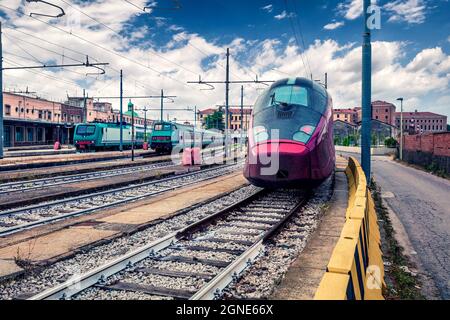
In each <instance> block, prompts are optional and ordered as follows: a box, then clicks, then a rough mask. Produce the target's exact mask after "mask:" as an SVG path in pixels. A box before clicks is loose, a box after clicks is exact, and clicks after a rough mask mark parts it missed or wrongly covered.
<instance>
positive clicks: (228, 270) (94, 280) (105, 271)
mask: <svg viewBox="0 0 450 320" xmlns="http://www.w3.org/2000/svg"><path fill="white" fill-rule="evenodd" d="M265 193H267V191H266V190H263V189H260V190H257V191H255V192H254V193H252V194H251V195H249V196H247V197H246V198H244V199H242V200H239V201H237V202H236V203H234V204H232V205H230V206H228V207H226V208H223V209H221V210H219V211H217V212H215V213H213V214H211V215H209V216H208V217H206V218H204V219H202V220H200V221H198V222H195V223H193V224H191V225H189V226H187V227H185V228H183V229H181V230H179V231H177V232H173V233H171V234H169V235H167V236H165V237H163V238H161V239H158V240H156V241H154V242H152V243H150V244H148V245H146V246H143V247H141V248H139V249H137V250H135V251H132V252H130V253H128V254H125V255H124V256H122V257H119V258H117V259H116V260H114V261H112V262H109V263H107V264H105V265H103V266H100V267H98V268H95V269H93V270H92V271H90V272H87V273H85V274H83V275H79V276H77V277H74V278H71V279H69V280H67V281H66V282H64V283H62V284H60V285H57V286H55V287H53V288H50V289H47V290H45V291H43V292H41V293H38V294H36V295H34V296H32V297H30V298H29V300H52V299H70V298H71V297H72V296H74V295H76V294H78V293H80V292H82V291H84V290H86V289H87V288H90V287H92V286H95V285H103V284H104V283H105V282H106V280H107V278H108V277H110V276H113V275H114V274H117V273H119V272H121V271H123V270H124V269H126V268H127V267H130V266H132V265H134V264H136V263H138V262H140V261H142V260H144V259H147V258H152V257H154V256H155V255H156V253H157V252H158V251H161V250H163V249H167V248H169V247H170V246H172V245H174V244H175V243H177V242H178V241H179V240H180V239H183V238H186V237H189V235H191V234H192V233H193V232H196V231H198V230H199V228H201V227H202V226H205V225H209V224H210V223H212V222H213V221H215V220H217V219H220V218H223V216H224V215H226V214H228V213H230V212H231V211H232V210H233V209H235V208H237V207H239V206H242V205H245V204H246V203H248V202H251V201H252V200H253V199H255V198H257V197H258V196H260V195H262V194H265ZM308 199H309V195H306V196H305V197H303V198H302V199H301V200H300V201H299V202H298V203H297V204H296V205H295V206H294V207H293V208H292V209H290V210H289V212H288V213H287V214H286V215H285V216H284V217H283V218H282V219H280V220H279V221H278V222H277V223H276V224H275V225H273V226H272V227H271V228H270V229H269V230H267V231H266V232H264V233H263V234H262V235H260V236H259V237H258V239H257V240H256V241H255V242H254V244H253V245H251V246H250V247H249V248H248V249H247V250H245V251H244V252H243V253H242V254H241V255H240V256H239V257H238V258H237V259H235V260H234V261H233V262H231V263H230V264H229V265H228V266H227V267H225V268H224V269H223V270H222V271H221V272H220V273H219V274H218V275H216V276H215V277H214V278H213V279H212V280H211V281H209V282H208V283H207V284H206V285H205V286H204V287H203V288H201V289H200V290H199V291H197V293H195V294H194V295H193V296H192V297H191V298H190V300H214V299H218V298H219V297H220V296H221V294H222V290H223V289H224V288H226V287H227V286H228V285H229V284H230V283H232V282H233V281H236V280H237V279H238V276H239V274H241V273H242V272H243V271H244V270H245V269H247V268H248V267H249V266H251V264H252V263H253V262H254V261H255V259H257V258H258V256H259V255H260V254H261V253H262V252H263V251H264V247H265V243H266V242H267V240H269V239H270V238H271V237H273V235H275V234H276V233H277V232H278V230H279V229H280V228H281V227H282V226H283V225H284V224H285V222H286V221H287V220H288V219H289V218H290V217H291V216H292V215H293V214H294V213H296V212H297V211H298V210H299V209H300V208H301V207H303V206H304V204H305V203H306V202H307V201H308Z"/></svg>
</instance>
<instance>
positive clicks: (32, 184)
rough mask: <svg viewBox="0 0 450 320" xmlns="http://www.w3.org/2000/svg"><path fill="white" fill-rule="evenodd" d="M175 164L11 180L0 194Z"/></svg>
mask: <svg viewBox="0 0 450 320" xmlns="http://www.w3.org/2000/svg"><path fill="white" fill-rule="evenodd" d="M172 166H175V165H174V164H173V163H172V162H171V161H165V162H160V163H155V164H149V165H143V166H135V167H125V168H119V169H112V170H102V171H95V172H88V173H81V174H73V175H67V176H57V177H50V178H43V179H35V180H27V181H19V182H11V183H3V184H1V185H0V195H4V194H11V193H20V192H25V191H30V190H35V189H40V188H48V187H54V186H59V185H64V184H69V183H74V182H83V181H90V180H97V179H103V178H111V177H117V176H121V175H127V174H132V173H136V172H140V171H146V170H154V169H161V168H169V167H172Z"/></svg>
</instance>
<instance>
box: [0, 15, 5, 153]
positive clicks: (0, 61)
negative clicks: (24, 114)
mask: <svg viewBox="0 0 450 320" xmlns="http://www.w3.org/2000/svg"><path fill="white" fill-rule="evenodd" d="M0 91H1V92H0V159H3V141H4V140H3V139H4V137H3V136H4V134H5V133H4V129H3V47H2V22H1V21H0Z"/></svg>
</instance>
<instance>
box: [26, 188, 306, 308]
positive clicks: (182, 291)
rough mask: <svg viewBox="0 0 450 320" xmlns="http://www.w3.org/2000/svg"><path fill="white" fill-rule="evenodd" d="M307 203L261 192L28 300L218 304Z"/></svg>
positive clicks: (283, 193)
mask: <svg viewBox="0 0 450 320" xmlns="http://www.w3.org/2000/svg"><path fill="white" fill-rule="evenodd" d="M307 199H308V195H307V194H302V195H299V194H298V192H294V191H273V192H269V191H265V190H258V191H256V192H255V193H253V194H252V195H250V196H248V197H246V198H245V199H243V200H241V201H239V202H237V203H235V204H233V205H231V206H228V207H226V208H224V209H221V210H219V211H217V212H215V213H212V214H211V215H209V216H207V217H206V218H204V219H202V220H200V221H198V222H195V223H193V224H191V225H189V226H187V227H185V228H184V229H182V230H180V231H177V232H173V233H171V234H168V235H167V236H165V237H163V238H161V239H159V240H157V241H154V242H152V243H149V244H147V245H145V246H142V247H140V248H138V249H136V250H134V251H132V252H130V253H128V254H126V255H124V256H122V257H119V258H117V259H116V260H114V261H111V262H109V263H107V264H105V265H102V266H100V267H98V268H96V269H93V270H92V271H90V272H87V273H85V274H82V275H79V276H77V277H75V278H72V279H70V280H69V281H66V282H64V283H61V284H60V285H57V286H56V287H54V288H51V289H48V290H45V291H43V292H41V293H39V294H36V295H34V296H32V297H30V298H29V299H30V300H43V299H49V300H51V299H161V298H166V299H192V300H204V299H218V298H220V297H221V295H222V293H223V290H224V289H225V288H226V287H227V286H228V285H229V284H230V283H232V282H233V281H234V280H236V279H237V277H238V276H239V274H240V273H241V272H242V271H244V270H245V269H246V268H247V267H249V265H251V263H252V262H253V261H254V260H255V259H256V258H257V257H258V256H259V255H260V254H261V253H262V252H263V250H264V246H265V243H266V241H267V240H269V239H270V238H271V237H272V236H273V235H274V234H275V233H277V231H278V230H279V229H280V228H281V227H282V226H283V225H284V223H285V222H286V221H287V220H288V219H289V218H290V217H291V216H292V215H293V214H294V213H296V212H297V211H298V210H299V209H300V208H301V207H302V206H303V205H304V204H305V203H306V201H307Z"/></svg>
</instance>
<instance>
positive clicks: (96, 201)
mask: <svg viewBox="0 0 450 320" xmlns="http://www.w3.org/2000/svg"><path fill="white" fill-rule="evenodd" d="M238 166H239V165H236V166H230V167H218V168H215V169H213V170H208V171H199V172H197V173H195V174H193V175H189V176H184V177H183V176H181V177H178V178H175V179H173V180H169V181H158V180H156V181H152V182H150V183H145V185H143V186H142V185H140V184H137V185H132V186H129V187H127V189H126V190H122V191H114V190H111V191H109V192H108V193H107V194H103V195H92V197H89V198H84V199H81V200H80V199H74V200H70V198H69V199H67V200H66V202H64V203H61V204H53V203H52V202H47V203H43V204H45V206H44V207H39V208H34V209H24V210H20V211H18V212H15V213H12V214H8V215H4V216H0V232H4V231H6V230H7V228H9V227H13V226H20V225H26V224H27V223H29V222H36V221H41V220H44V219H46V218H49V217H60V218H62V217H64V215H66V214H68V213H72V214H75V213H78V212H79V211H81V210H85V209H90V208H96V210H98V209H97V207H100V206H104V205H113V204H115V203H118V202H119V201H121V200H123V199H126V198H130V199H128V200H130V201H131V200H132V198H135V197H141V196H151V195H152V194H156V193H157V192H160V191H165V190H169V189H171V188H173V187H175V186H177V187H179V186H183V185H188V184H190V183H192V182H194V181H199V180H202V179H205V178H209V177H215V176H218V174H217V173H221V174H226V173H228V172H231V171H233V170H236V168H238ZM0 214H2V212H0Z"/></svg>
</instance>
